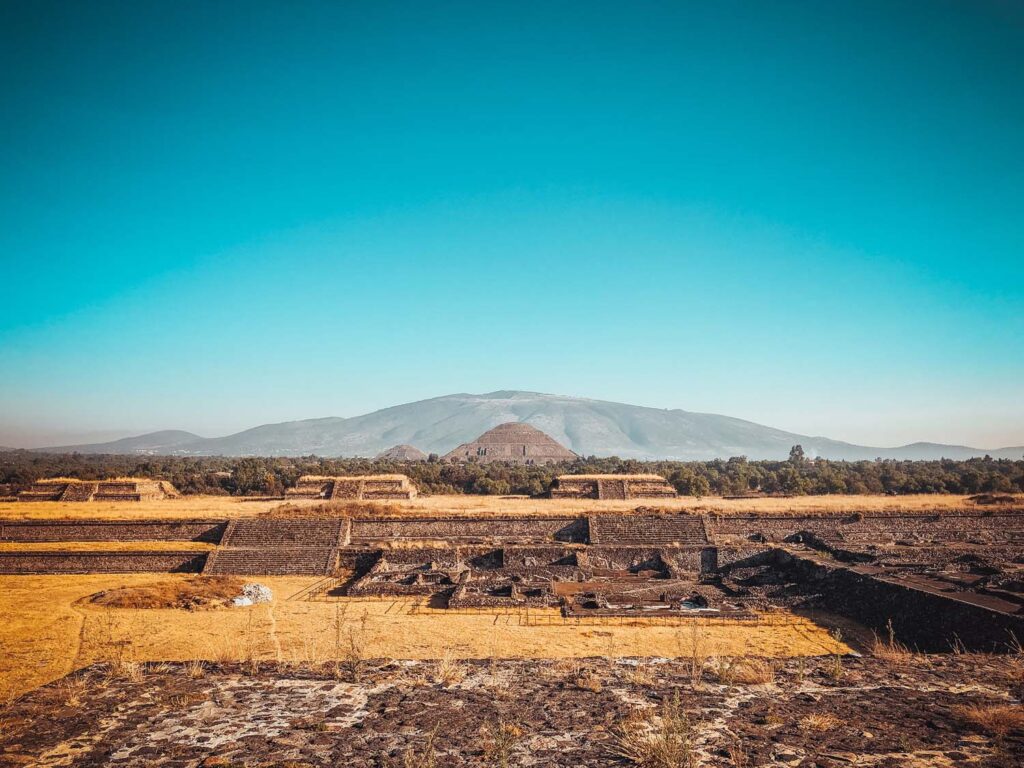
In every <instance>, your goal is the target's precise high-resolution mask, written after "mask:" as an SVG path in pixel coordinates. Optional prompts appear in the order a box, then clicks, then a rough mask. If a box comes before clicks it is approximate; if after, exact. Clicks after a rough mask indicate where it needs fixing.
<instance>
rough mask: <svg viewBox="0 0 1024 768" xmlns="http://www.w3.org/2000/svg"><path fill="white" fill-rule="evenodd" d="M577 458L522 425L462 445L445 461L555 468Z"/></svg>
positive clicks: (498, 429)
mask: <svg viewBox="0 0 1024 768" xmlns="http://www.w3.org/2000/svg"><path fill="white" fill-rule="evenodd" d="M576 458H577V456H576V454H575V453H573V452H572V451H570V450H569V449H568V448H565V447H564V446H562V445H560V444H559V443H558V442H556V441H555V440H554V439H552V438H551V437H549V436H548V435H545V434H544V433H543V432H541V431H540V430H539V429H537V428H536V427H531V426H530V425H529V424H522V423H519V422H509V423H507V424H499V425H498V426H496V427H495V428H494V429H491V430H488V431H487V432H484V433H483V434H482V435H480V437H478V438H477V439H476V440H474V441H473V442H471V443H463V444H462V445H460V446H459V447H458V448H456V449H455V450H454V451H451V452H449V453H446V454H445V455H444V456H443V457H442V460H443V461H460V462H461V461H473V462H478V463H480V464H489V463H491V462H493V461H507V462H510V463H512V464H554V463H556V462H559V461H573V460H574V459H576Z"/></svg>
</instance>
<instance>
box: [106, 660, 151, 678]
mask: <svg viewBox="0 0 1024 768" xmlns="http://www.w3.org/2000/svg"><path fill="white" fill-rule="evenodd" d="M144 671H145V667H144V666H143V665H142V664H140V663H139V662H137V661H127V660H123V661H119V662H118V663H117V664H115V665H113V667H112V668H111V674H112V675H116V676H118V677H121V678H124V679H125V680H130V681H131V682H133V683H138V682H140V681H141V680H142V677H143V673H144Z"/></svg>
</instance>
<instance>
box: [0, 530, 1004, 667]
mask: <svg viewBox="0 0 1024 768" xmlns="http://www.w3.org/2000/svg"><path fill="white" fill-rule="evenodd" d="M114 540H117V541H143V540H150V541H151V540H166V541H213V542H216V543H217V544H218V546H217V547H216V548H215V549H214V550H212V551H210V552H209V553H207V552H198V551H191V552H187V551H184V549H183V550H182V551H180V552H177V551H175V552H164V551H145V550H142V549H140V550H139V551H132V550H130V549H128V548H125V549H121V550H119V551H116V552H115V551H110V552H104V551H91V552H90V551H77V550H76V549H75V548H68V549H67V550H65V551H62V550H61V549H60V548H54V547H50V548H47V549H45V550H43V549H36V550H33V549H32V548H31V547H30V545H31V543H33V542H43V541H67V542H77V541H114ZM0 541H9V542H23V543H24V544H25V546H24V547H23V548H19V549H11V550H5V551H0V573H9V574H18V573H68V572H79V573H86V572H108V573H109V572H146V571H193V572H195V571H202V572H203V573H207V574H234V575H244V576H260V575H310V576H320V577H322V580H321V582H319V584H320V585H321V587H318V589H320V592H319V593H318V594H320V595H321V596H322V597H324V598H325V599H331V597H333V596H344V595H349V596H362V597H376V598H388V597H391V598H398V597H414V598H421V599H423V600H428V601H429V602H430V604H431V605H432V606H434V607H442V608H448V609H452V610H460V609H465V610H477V609H493V610H498V611H501V610H508V611H515V610H519V609H528V608H530V607H537V608H557V609H559V610H560V611H561V613H562V615H563V616H564V617H566V618H569V619H573V620H583V619H586V618H587V617H647V618H650V617H659V618H661V617H665V618H669V617H675V618H682V617H698V618H701V617H714V616H720V617H728V618H730V619H744V620H745V619H753V620H757V619H758V618H759V617H760V616H762V615H763V614H764V613H765V612H771V611H775V610H781V609H788V608H793V607H806V608H812V609H813V608H823V609H824V610H826V611H829V612H832V613H836V614H840V615H843V616H846V617H849V618H851V619H853V620H854V621H857V622H859V623H861V624H863V625H865V626H867V627H870V628H872V629H874V630H875V631H876V632H878V633H879V634H880V635H882V636H883V637H884V635H885V633H886V632H887V631H888V627H889V626H890V625H891V627H892V629H893V631H894V632H895V634H896V637H897V639H899V640H900V642H903V643H905V644H907V645H909V646H911V647H913V648H918V649H920V650H926V651H927V650H938V651H942V650H949V648H950V646H951V645H953V644H957V645H958V646H960V647H964V648H967V649H972V650H1004V651H1005V650H1006V649H1007V648H1008V647H1010V646H1011V644H1012V643H1013V638H1017V639H1018V640H1022V639H1024V515H1022V514H1021V513H1020V511H1018V510H1013V511H1008V512H1004V511H999V512H988V511H981V512H979V511H963V512H952V513H949V512H944V513H942V514H930V513H864V514H832V515H827V514H823V515H804V516H800V515H792V514H759V515H721V516H719V515H697V514H680V513H666V514H653V513H649V512H646V511H645V512H637V513H636V514H591V515H589V516H579V515H562V516H554V515H552V516H547V517H543V518H540V517H538V518H531V517H511V516H509V517H469V516H451V517H436V518H403V517H385V516H377V517H374V516H360V517H359V518H358V519H349V518H341V517H337V518H319V517H318V518H307V519H303V518H281V519H275V518H239V519H235V520H230V521H224V520H190V521H154V520H145V521H142V520H140V521H126V520H117V521H99V520H92V521H90V520H73V519H66V520H33V521H22V520H0ZM311 594H312V593H311Z"/></svg>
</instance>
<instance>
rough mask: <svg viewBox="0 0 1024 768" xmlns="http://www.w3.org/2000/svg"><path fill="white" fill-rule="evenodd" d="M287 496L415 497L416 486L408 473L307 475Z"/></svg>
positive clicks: (298, 497) (301, 497) (315, 497)
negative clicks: (345, 475)
mask: <svg viewBox="0 0 1024 768" xmlns="http://www.w3.org/2000/svg"><path fill="white" fill-rule="evenodd" d="M285 495H286V496H287V497H288V498H293V499H332V500H333V499H345V500H359V501H362V500H366V501H369V500H373V499H412V498H415V497H416V486H415V485H413V484H412V481H411V480H409V478H408V477H406V476H405V475H351V476H348V477H328V476H321V475H303V476H302V477H300V478H299V481H298V483H296V485H295V487H294V488H289V489H288V490H287V491H285Z"/></svg>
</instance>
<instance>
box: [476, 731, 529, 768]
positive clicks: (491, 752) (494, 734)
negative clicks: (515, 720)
mask: <svg viewBox="0 0 1024 768" xmlns="http://www.w3.org/2000/svg"><path fill="white" fill-rule="evenodd" d="M480 735H481V737H482V738H483V742H484V743H483V753H484V760H486V761H487V762H488V763H491V764H492V765H496V766H498V768H508V766H509V760H511V758H512V750H513V749H515V746H516V744H517V743H518V742H519V740H520V739H521V738H522V737H523V730H522V729H521V728H520V727H519V726H517V725H513V724H512V723H506V722H504V721H503V720H499V721H498V722H496V723H488V724H487V725H485V726H484V727H483V728H481V729H480Z"/></svg>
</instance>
